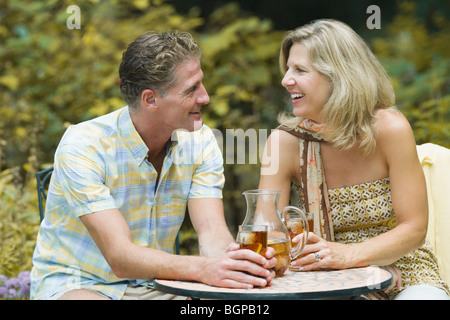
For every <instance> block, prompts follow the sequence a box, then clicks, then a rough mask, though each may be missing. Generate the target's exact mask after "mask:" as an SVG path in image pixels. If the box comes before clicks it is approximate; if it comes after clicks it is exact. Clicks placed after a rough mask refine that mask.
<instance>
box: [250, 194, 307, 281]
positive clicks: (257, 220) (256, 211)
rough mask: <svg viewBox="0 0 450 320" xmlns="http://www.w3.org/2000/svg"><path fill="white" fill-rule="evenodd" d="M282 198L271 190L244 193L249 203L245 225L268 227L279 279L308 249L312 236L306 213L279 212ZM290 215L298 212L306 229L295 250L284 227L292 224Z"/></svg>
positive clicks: (285, 209)
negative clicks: (292, 261)
mask: <svg viewBox="0 0 450 320" xmlns="http://www.w3.org/2000/svg"><path fill="white" fill-rule="evenodd" d="M280 194H281V191H280V190H270V189H255V190H247V191H244V192H243V195H244V197H245V200H246V202H247V213H246V216H245V219H244V221H243V223H242V224H243V225H247V224H250V225H264V224H265V225H268V233H267V246H268V247H272V248H273V249H274V250H275V258H277V265H276V266H275V268H274V269H275V274H276V276H277V277H279V276H282V275H283V274H284V273H285V271H286V270H287V268H288V267H289V265H290V263H291V260H295V259H297V258H298V256H299V255H300V253H301V252H302V250H303V248H304V247H305V244H306V240H307V239H308V232H309V230H308V223H307V220H306V216H305V214H304V212H303V211H301V210H300V209H298V208H297V207H293V206H287V207H284V208H283V209H282V210H281V211H278V200H279V198H280ZM289 212H295V215H296V216H297V217H300V218H301V220H302V223H303V226H305V227H304V231H303V237H302V239H301V240H300V241H299V242H298V244H297V245H296V247H295V248H292V247H291V238H290V237H289V232H288V229H287V228H286V225H285V223H287V222H289V221H288V220H289V217H290V214H289ZM285 218H286V219H285Z"/></svg>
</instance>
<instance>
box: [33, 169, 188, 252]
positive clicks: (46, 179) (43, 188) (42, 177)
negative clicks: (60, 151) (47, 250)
mask: <svg viewBox="0 0 450 320" xmlns="http://www.w3.org/2000/svg"><path fill="white" fill-rule="evenodd" d="M52 173H53V166H52V167H50V168H47V169H45V170H42V171H39V172H38V173H36V180H37V192H38V199H39V216H40V218H41V222H42V220H43V219H44V200H47V188H48V184H49V183H50V177H51V176H52ZM175 252H176V254H180V234H177V237H176V238H175Z"/></svg>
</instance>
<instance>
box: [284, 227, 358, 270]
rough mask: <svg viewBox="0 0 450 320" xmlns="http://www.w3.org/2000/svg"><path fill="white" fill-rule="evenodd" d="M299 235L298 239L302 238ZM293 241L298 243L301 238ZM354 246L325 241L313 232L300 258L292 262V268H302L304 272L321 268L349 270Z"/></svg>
mask: <svg viewBox="0 0 450 320" xmlns="http://www.w3.org/2000/svg"><path fill="white" fill-rule="evenodd" d="M301 236H302V235H298V236H297V237H301ZM297 237H295V238H294V239H293V241H294V242H297V241H298V240H299V239H300V238H298V239H297ZM352 252H353V250H352V246H351V245H346V244H342V243H337V242H330V241H325V240H324V239H322V238H321V237H319V236H317V235H316V234H314V233H313V232H309V234H308V242H307V245H306V246H305V248H304V249H303V251H302V253H301V255H300V258H298V259H297V260H295V261H293V262H292V264H291V265H292V266H294V267H301V270H303V271H310V270H318V269H320V268H332V269H348V268H352V267H355V265H352V263H351V260H352Z"/></svg>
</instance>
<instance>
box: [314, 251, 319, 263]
mask: <svg viewBox="0 0 450 320" xmlns="http://www.w3.org/2000/svg"><path fill="white" fill-rule="evenodd" d="M314 256H315V257H316V262H319V261H320V255H319V253H318V252H314Z"/></svg>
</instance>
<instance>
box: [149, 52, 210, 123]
mask: <svg viewBox="0 0 450 320" xmlns="http://www.w3.org/2000/svg"><path fill="white" fill-rule="evenodd" d="M175 73H176V79H177V82H176V83H175V84H174V85H172V86H171V87H169V89H168V90H167V93H166V95H165V96H160V95H157V97H156V103H157V105H158V109H159V111H160V112H161V116H162V117H161V119H162V121H163V122H164V124H165V125H166V126H168V127H169V128H172V129H173V130H176V129H185V130H188V131H194V130H198V129H200V128H201V126H202V124H203V122H202V117H201V108H202V106H203V105H205V104H207V103H209V96H208V93H207V92H206V89H205V87H204V86H203V83H202V80H203V72H202V69H201V67H200V61H199V59H197V58H192V59H191V60H188V61H186V62H184V63H183V64H181V65H179V66H178V67H177V68H176V71H175Z"/></svg>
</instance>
